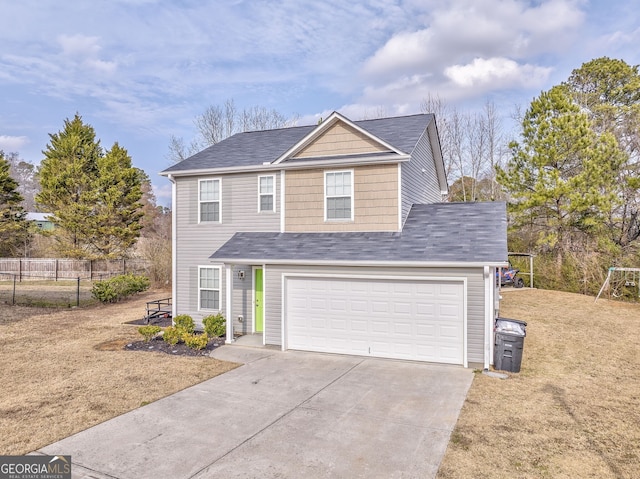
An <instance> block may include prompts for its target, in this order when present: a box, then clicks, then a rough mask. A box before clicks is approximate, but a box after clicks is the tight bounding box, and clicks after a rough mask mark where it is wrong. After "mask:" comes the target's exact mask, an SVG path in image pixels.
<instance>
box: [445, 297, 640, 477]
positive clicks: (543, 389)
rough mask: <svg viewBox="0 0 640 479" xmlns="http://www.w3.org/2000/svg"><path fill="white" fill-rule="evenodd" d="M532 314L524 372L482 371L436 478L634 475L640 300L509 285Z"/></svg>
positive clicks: (510, 306) (523, 313) (507, 300)
mask: <svg viewBox="0 0 640 479" xmlns="http://www.w3.org/2000/svg"><path fill="white" fill-rule="evenodd" d="M503 298H504V301H503V304H502V311H501V314H502V316H504V317H511V318H517V319H523V320H525V321H527V322H528V327H527V337H526V338H525V342H524V356H523V360H522V370H521V372H520V373H519V374H513V375H511V377H510V378H509V379H508V380H499V379H493V378H490V377H488V376H486V375H483V374H477V375H476V376H475V379H474V381H473V385H472V387H471V389H470V391H469V394H468V396H467V400H466V402H465V404H464V407H463V408H462V412H461V415H460V418H459V419H458V423H457V425H456V428H455V430H454V432H453V434H452V436H451V442H450V443H449V447H448V449H447V453H446V455H445V458H444V461H443V462H442V465H441V467H440V470H439V472H438V478H440V479H449V478H509V479H514V478H538V477H552V478H557V477H567V478H581V477H593V478H635V477H638V471H639V470H640V373H639V372H638V370H639V367H640V356H639V355H638V350H639V346H638V344H639V342H640V305H632V304H623V303H618V302H614V301H607V300H602V299H600V300H598V302H597V303H595V304H594V298H593V297H588V296H582V295H577V294H570V293H561V292H554V291H543V290H525V291H513V292H504V293H503Z"/></svg>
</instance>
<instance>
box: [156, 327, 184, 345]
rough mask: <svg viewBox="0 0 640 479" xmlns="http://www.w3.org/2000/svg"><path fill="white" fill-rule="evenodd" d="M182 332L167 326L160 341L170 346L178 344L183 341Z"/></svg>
mask: <svg viewBox="0 0 640 479" xmlns="http://www.w3.org/2000/svg"><path fill="white" fill-rule="evenodd" d="M184 336H185V334H184V331H181V330H180V329H178V328H174V327H173V326H169V327H168V328H164V334H163V335H162V339H164V340H165V341H166V342H167V343H169V344H171V345H175V344H178V343H179V342H180V341H183V340H184Z"/></svg>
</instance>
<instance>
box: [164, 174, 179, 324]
mask: <svg viewBox="0 0 640 479" xmlns="http://www.w3.org/2000/svg"><path fill="white" fill-rule="evenodd" d="M167 178H168V179H169V181H170V182H171V317H172V318H175V317H176V316H177V315H178V314H177V311H176V299H177V297H178V295H177V292H178V281H177V278H178V247H177V245H178V225H177V224H176V218H177V215H176V204H177V200H176V195H177V185H176V180H175V178H174V177H173V175H171V173H169V174H168V175H167Z"/></svg>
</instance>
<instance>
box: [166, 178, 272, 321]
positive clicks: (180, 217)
mask: <svg viewBox="0 0 640 479" xmlns="http://www.w3.org/2000/svg"><path fill="white" fill-rule="evenodd" d="M259 175H260V174H259V173H257V172H255V173H242V174H233V175H223V176H214V175H212V176H206V177H205V176H201V177H183V178H180V177H178V178H176V179H175V181H176V200H177V201H176V205H177V206H176V211H175V216H174V217H175V218H177V220H176V222H177V223H176V255H177V258H176V259H177V271H176V272H175V279H174V280H175V281H176V298H174V299H173V300H174V303H175V308H176V312H177V314H189V315H191V316H192V317H193V318H194V320H195V321H196V323H197V324H199V323H200V320H201V319H202V318H203V317H204V316H206V315H208V314H212V313H215V311H214V312H210V311H198V266H211V265H213V263H212V262H211V260H210V259H209V256H211V254H212V253H213V252H214V251H215V250H217V249H218V248H219V247H220V246H222V245H223V244H224V243H225V242H226V241H227V240H228V239H229V238H231V236H233V234H234V233H236V232H239V231H265V232H269V231H280V175H279V172H276V173H274V176H275V202H276V211H275V213H274V212H260V213H259V212H258V176H259ZM205 178H220V179H221V190H222V197H221V198H222V208H221V213H222V223H198V180H199V179H205ZM220 266H221V275H220V276H221V285H220V306H221V310H222V312H224V310H225V288H224V287H225V272H224V267H222V265H220ZM239 269H245V272H246V274H245V279H244V280H240V279H238V276H237V271H238V270H239ZM233 281H234V291H233V315H234V318H233V319H234V321H236V324H235V327H236V330H238V331H244V330H245V329H246V328H250V327H251V318H252V308H251V305H250V304H248V303H251V295H252V293H251V286H252V280H251V268H235V269H234V279H233ZM247 298H248V299H249V301H248V302H247V301H245V300H246V299H247ZM240 314H242V315H243V316H244V318H245V321H243V322H242V323H240V322H238V321H237V318H238V315H240Z"/></svg>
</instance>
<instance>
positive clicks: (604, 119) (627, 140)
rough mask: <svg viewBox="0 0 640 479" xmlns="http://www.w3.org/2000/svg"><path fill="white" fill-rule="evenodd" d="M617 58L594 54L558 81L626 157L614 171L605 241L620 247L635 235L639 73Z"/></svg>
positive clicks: (639, 187) (639, 213)
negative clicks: (613, 196)
mask: <svg viewBox="0 0 640 479" xmlns="http://www.w3.org/2000/svg"><path fill="white" fill-rule="evenodd" d="M638 68H639V67H638V66H630V65H628V64H627V63H626V62H624V61H623V60H616V59H611V58H607V57H603V58H596V59H595V60H591V61H589V62H587V63H584V64H583V65H582V66H581V67H580V68H578V69H576V70H573V72H572V73H571V76H570V77H569V79H568V81H567V82H566V83H565V84H564V85H565V86H566V88H567V91H568V93H569V95H570V96H571V97H572V99H573V101H574V102H575V103H577V104H578V105H579V106H580V108H581V110H582V111H583V112H585V113H586V114H587V116H588V117H589V119H590V120H591V122H592V125H593V129H594V130H595V131H596V132H597V133H602V132H609V133H611V134H612V135H614V136H615V138H616V140H617V142H618V145H619V146H620V148H621V149H622V150H623V151H624V152H625V153H626V155H627V157H626V160H625V162H624V164H623V165H622V167H621V168H619V169H618V179H617V186H618V188H617V194H618V197H619V198H620V201H619V204H618V205H616V206H617V207H616V208H615V209H613V210H612V211H611V212H610V214H609V219H608V226H609V235H610V237H611V239H612V240H613V241H614V242H615V243H616V244H618V245H619V246H622V247H625V246H628V245H629V244H631V243H632V242H633V241H635V240H637V239H638V238H640V194H639V191H640V73H639V71H638Z"/></svg>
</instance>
